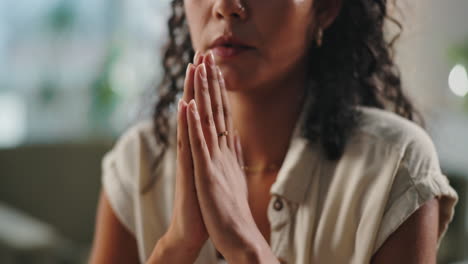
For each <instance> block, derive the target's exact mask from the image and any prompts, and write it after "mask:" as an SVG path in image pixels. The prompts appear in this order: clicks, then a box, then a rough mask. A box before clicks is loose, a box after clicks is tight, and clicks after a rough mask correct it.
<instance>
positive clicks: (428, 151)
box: [356, 106, 439, 167]
mask: <svg viewBox="0 0 468 264" xmlns="http://www.w3.org/2000/svg"><path fill="white" fill-rule="evenodd" d="M358 109H359V111H360V113H361V119H360V122H359V125H358V126H357V128H356V129H357V135H358V136H357V138H361V139H362V138H365V139H366V140H370V141H372V143H373V144H384V145H386V146H388V147H389V148H393V149H394V150H396V151H398V152H399V153H400V154H401V155H406V156H407V158H409V159H410V160H411V159H412V158H415V157H414V155H425V156H427V158H433V159H435V160H434V161H437V159H436V157H435V156H436V155H437V152H436V149H435V146H434V143H433V141H432V139H431V137H430V136H429V134H428V132H427V131H426V130H424V129H423V128H422V127H421V126H419V125H418V124H416V123H415V122H413V121H410V120H408V119H406V118H404V117H401V116H399V115H397V114H396V113H393V112H391V111H388V110H383V109H378V108H373V107H364V106H360V107H359V108H358ZM434 165H436V167H437V166H438V165H439V164H438V163H437V164H434Z"/></svg>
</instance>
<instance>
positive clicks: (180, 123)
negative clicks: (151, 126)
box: [176, 100, 195, 190]
mask: <svg viewBox="0 0 468 264" xmlns="http://www.w3.org/2000/svg"><path fill="white" fill-rule="evenodd" d="M186 112H187V103H185V102H184V101H183V100H179V103H178V113H177V167H178V168H180V169H181V171H180V172H179V173H178V175H180V176H181V178H179V179H180V180H181V182H180V183H179V184H180V185H181V186H187V184H188V185H189V186H193V188H192V190H195V188H194V186H195V182H194V180H193V177H192V176H191V175H193V161H192V153H191V150H190V140H189V135H188V125H187V113H186ZM176 180H177V179H176Z"/></svg>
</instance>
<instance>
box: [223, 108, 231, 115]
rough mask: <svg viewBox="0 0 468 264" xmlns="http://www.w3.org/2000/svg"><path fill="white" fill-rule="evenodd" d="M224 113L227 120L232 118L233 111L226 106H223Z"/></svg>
mask: <svg viewBox="0 0 468 264" xmlns="http://www.w3.org/2000/svg"><path fill="white" fill-rule="evenodd" d="M223 113H224V117H225V118H227V117H229V116H231V111H230V110H229V108H227V107H226V106H223Z"/></svg>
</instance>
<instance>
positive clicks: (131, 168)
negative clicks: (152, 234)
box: [101, 125, 141, 234]
mask: <svg viewBox="0 0 468 264" xmlns="http://www.w3.org/2000/svg"><path fill="white" fill-rule="evenodd" d="M140 138H141V125H135V126H133V127H130V128H129V129H128V130H127V131H126V132H124V134H122V135H121V136H120V138H119V139H118V140H117V142H116V143H115V145H114V147H113V148H112V149H111V150H110V151H109V152H107V153H106V154H105V155H104V157H103V159H102V163H101V167H102V168H101V169H102V174H101V182H102V186H103V189H104V191H105V192H106V194H107V198H108V200H109V203H110V205H111V207H112V209H113V210H114V212H115V214H116V216H117V218H118V219H119V220H120V221H121V223H122V224H123V225H124V226H125V227H126V228H127V229H128V230H129V231H130V232H131V233H132V234H135V199H136V195H137V194H138V193H137V190H138V188H137V184H138V177H139V165H140V162H139V160H140V154H141V151H140V149H141V146H140V145H141V139H140Z"/></svg>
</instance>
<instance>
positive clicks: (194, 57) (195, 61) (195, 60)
mask: <svg viewBox="0 0 468 264" xmlns="http://www.w3.org/2000/svg"><path fill="white" fill-rule="evenodd" d="M198 56H200V52H199V51H198V50H197V51H196V52H195V56H193V63H197V59H198Z"/></svg>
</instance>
